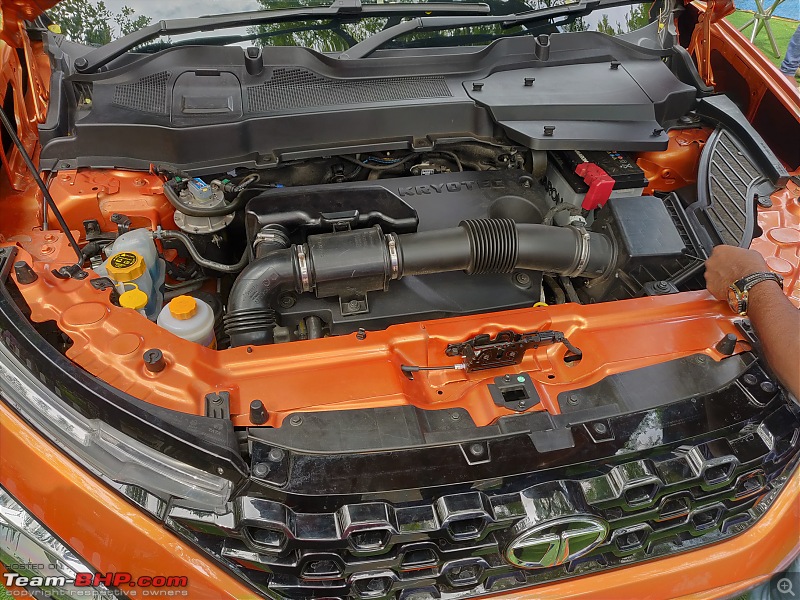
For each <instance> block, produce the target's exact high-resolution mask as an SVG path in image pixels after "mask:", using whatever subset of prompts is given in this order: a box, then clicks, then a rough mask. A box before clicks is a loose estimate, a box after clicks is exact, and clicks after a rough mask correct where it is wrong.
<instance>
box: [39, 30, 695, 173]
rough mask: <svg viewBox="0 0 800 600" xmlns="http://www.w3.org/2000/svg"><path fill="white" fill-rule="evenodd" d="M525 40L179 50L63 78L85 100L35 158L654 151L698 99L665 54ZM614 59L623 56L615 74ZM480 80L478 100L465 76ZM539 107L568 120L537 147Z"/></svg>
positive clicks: (587, 35)
mask: <svg viewBox="0 0 800 600" xmlns="http://www.w3.org/2000/svg"><path fill="white" fill-rule="evenodd" d="M530 41H531V40H530V39H529V38H505V39H501V40H498V41H496V42H495V43H493V44H491V45H490V46H488V47H486V48H484V49H481V50H478V51H475V50H474V49H471V48H470V49H467V48H453V49H451V51H450V52H449V53H447V54H443V53H431V54H430V55H425V56H420V55H418V53H417V55H415V53H414V52H413V51H408V55H407V56H404V53H403V51H392V53H390V54H389V55H385V56H382V55H380V54H379V53H378V54H376V55H375V56H374V57H371V58H368V59H362V60H350V61H344V60H343V61H338V60H336V59H335V58H331V57H329V56H324V55H320V54H318V53H316V52H313V51H311V50H308V49H306V48H297V47H278V48H271V49H270V52H269V53H268V54H266V55H265V60H266V61H267V63H266V64H265V67H264V69H263V70H261V71H260V72H257V73H255V74H250V73H249V72H248V70H247V67H246V61H245V55H244V53H243V52H242V49H241V48H238V47H202V46H194V47H176V48H173V49H170V50H166V51H163V52H161V53H159V54H156V55H153V56H148V57H143V58H141V59H139V60H135V61H133V62H129V63H127V64H122V65H121V66H120V67H119V68H115V69H113V70H111V71H109V72H107V73H100V74H95V75H85V76H79V75H71V76H70V77H69V78H68V80H69V81H70V82H74V83H78V82H81V83H84V84H91V87H92V104H91V108H90V109H89V108H86V107H84V109H82V110H81V111H74V110H73V111H70V114H71V115H73V118H74V123H69V124H67V125H68V127H67V129H68V130H70V131H72V132H73V135H71V136H69V137H61V138H56V139H52V140H50V141H49V143H47V144H46V146H45V147H44V148H43V151H42V156H41V158H42V166H43V168H46V169H50V168H55V169H60V168H75V167H76V166H78V167H81V166H87V167H88V166H94V167H109V166H116V167H126V168H148V167H149V165H150V164H153V163H167V164H171V165H173V166H175V167H177V168H180V169H182V170H186V171H194V172H202V171H203V170H204V169H206V170H210V169H212V168H214V169H216V170H220V169H221V168H224V167H232V166H251V167H252V166H258V165H261V166H263V165H268V164H272V163H274V162H275V161H276V160H278V159H290V158H291V159H295V158H306V157H311V156H320V155H325V154H349V153H353V152H363V151H367V150H369V149H389V148H395V149H399V148H422V149H424V148H429V147H431V146H432V144H433V143H434V141H435V140H443V139H474V138H482V139H491V138H495V137H497V136H498V135H501V134H503V135H505V136H508V137H511V138H512V139H519V140H524V141H525V142H527V143H529V145H531V146H533V147H539V146H541V147H547V148H554V149H556V148H560V149H567V148H579V149H591V148H596V147H600V146H602V147H603V148H608V147H614V148H616V149H618V150H656V149H662V148H666V144H667V138H666V136H665V135H663V134H662V133H658V134H654V133H653V131H654V130H655V129H659V122H660V121H664V122H666V121H667V120H670V119H676V118H677V117H679V116H681V115H682V114H684V113H685V111H686V110H687V109H688V108H689V106H690V105H691V103H692V102H693V101H694V99H695V96H696V90H695V89H694V88H693V87H690V86H687V85H686V84H683V83H681V82H680V81H678V80H677V79H676V78H675V76H674V75H673V74H672V73H670V71H669V70H668V69H667V68H666V67H665V66H664V65H663V63H662V62H661V58H662V56H663V55H664V54H665V51H663V50H652V49H647V48H640V47H637V46H635V45H633V44H630V43H628V42H624V41H622V40H616V39H615V38H611V37H608V36H604V35H600V34H597V33H596V32H580V33H572V34H555V35H553V36H551V44H550V48H551V51H550V53H549V57H548V59H547V60H546V61H543V60H541V59H540V58H538V57H537V56H536V54H535V52H534V51H533V47H532V45H531V43H530ZM131 56H135V55H131ZM612 60H615V61H617V62H619V63H620V65H621V67H620V68H619V69H618V70H617V71H616V72H615V73H613V75H612V74H610V71H611V70H612V69H611V68H610V64H611V61H612ZM123 62H124V61H123ZM530 76H532V77H535V78H536V79H537V81H536V83H535V84H534V85H533V86H531V87H529V88H526V96H525V97H524V98H522V97H520V98H517V100H516V101H515V104H514V106H513V107H509V106H508V105H507V102H506V101H505V100H504V99H503V94H501V88H504V87H505V81H506V79H509V80H512V79H513V80H519V87H522V86H523V80H524V78H525V77H530ZM495 79H496V80H498V82H500V83H503V85H502V86H501V85H499V84H498V85H497V86H495V85H494V81H495ZM501 80H502V81H501ZM481 81H485V82H486V83H485V87H484V91H483V92H482V93H483V96H480V97H479V94H478V93H475V92H472V91H471V90H472V87H471V86H472V85H473V83H474V82H481ZM589 89H593V90H594V92H593V93H591V94H589V93H587V90H589ZM598 89H602V90H603V92H602V94H601V95H600V96H598V94H597V93H596V91H597V90H598ZM515 98H516V96H515ZM506 100H507V99H506ZM618 106H624V107H625V109H624V110H620V109H619V108H617V107H618ZM545 116H546V118H547V119H552V120H554V121H558V122H561V123H569V124H570V126H569V127H570V133H569V135H566V132H567V129H568V128H567V127H566V125H564V126H562V127H561V129H558V128H557V130H556V135H554V136H552V139H548V140H547V141H546V144H545V142H543V141H542V140H541V139H540V138H541V137H542V136H541V135H538V134H534V133H532V132H535V131H536V130H537V129H541V119H543V118H545ZM601 118H602V119H603V121H602V122H598V121H597V119H601ZM498 123H499V124H501V125H503V128H502V129H500V128H498V127H497V125H498ZM520 132H524V133H520ZM62 165H68V166H62Z"/></svg>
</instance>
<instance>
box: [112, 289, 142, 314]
mask: <svg viewBox="0 0 800 600" xmlns="http://www.w3.org/2000/svg"><path fill="white" fill-rule="evenodd" d="M119 305H120V306H121V307H123V308H132V309H133V310H142V309H143V308H144V307H145V306H147V294H145V293H144V292H143V291H142V290H140V289H139V288H138V287H137V288H134V289H132V290H128V291H127V292H123V293H122V294H120V295H119Z"/></svg>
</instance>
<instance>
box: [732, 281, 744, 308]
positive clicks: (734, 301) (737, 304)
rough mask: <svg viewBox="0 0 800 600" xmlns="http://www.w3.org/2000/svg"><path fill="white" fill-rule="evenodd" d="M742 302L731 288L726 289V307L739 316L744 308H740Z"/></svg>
mask: <svg viewBox="0 0 800 600" xmlns="http://www.w3.org/2000/svg"><path fill="white" fill-rule="evenodd" d="M742 304H743V302H742V301H741V300H740V296H739V294H737V293H736V291H735V290H734V289H733V287H729V288H728V306H730V307H731V310H732V311H733V312H735V313H737V314H741V313H742V310H743V309H744V307H743V306H742Z"/></svg>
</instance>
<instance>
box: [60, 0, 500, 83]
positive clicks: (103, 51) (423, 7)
mask: <svg viewBox="0 0 800 600" xmlns="http://www.w3.org/2000/svg"><path fill="white" fill-rule="evenodd" d="M489 12H490V8H489V5H488V4H461V3H459V2H419V3H409V4H395V3H388V4H363V5H362V4H361V0H335V1H334V2H333V4H331V5H330V6H315V7H303V8H287V9H282V10H259V11H254V12H249V13H234V14H227V15H211V16H206V17H193V18H188V19H171V20H168V21H159V22H158V23H153V24H152V25H148V26H147V27H143V28H142V29H139V30H138V31H134V32H133V33H130V34H128V35H126V36H124V37H121V38H119V39H117V40H114V41H113V42H109V43H108V44H106V45H105V46H101V47H99V48H96V49H94V50H92V51H91V52H89V53H88V54H86V55H84V56H82V57H80V58H78V59H76V60H75V70H76V71H78V72H79V73H84V74H85V73H94V72H95V71H97V70H98V69H99V68H101V67H103V66H105V65H107V64H108V63H109V62H111V61H112V60H114V59H115V58H119V57H120V56H122V55H123V54H125V53H126V52H128V51H129V50H132V49H133V48H135V47H136V46H139V45H141V44H144V43H146V42H149V41H150V40H153V39H155V38H157V37H160V36H163V35H180V34H183V33H193V32H195V31H214V30H217V29H227V28H230V27H246V26H249V25H261V24H264V23H284V22H288V21H298V20H325V19H331V18H333V17H351V18H359V19H360V18H364V17H397V16H400V17H409V16H415V15H426V14H429V13H440V14H451V15H453V14H455V15H459V14H460V15H486V14H488V13H489Z"/></svg>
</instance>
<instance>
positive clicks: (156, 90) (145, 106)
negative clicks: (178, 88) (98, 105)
mask: <svg viewBox="0 0 800 600" xmlns="http://www.w3.org/2000/svg"><path fill="white" fill-rule="evenodd" d="M169 78H170V73H169V72H168V71H161V72H160V73H153V74H152V75H148V76H147V77H142V78H141V79H140V80H139V81H137V82H136V83H124V84H121V85H118V86H117V87H116V88H115V89H114V104H116V105H117V106H123V107H125V108H130V109H132V110H138V111H140V112H149V113H157V114H162V115H165V114H167V112H168V109H167V82H168V81H169Z"/></svg>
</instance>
